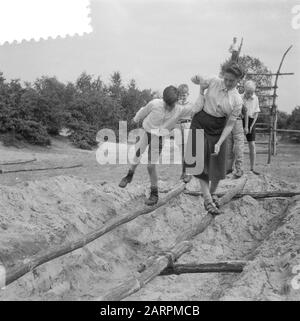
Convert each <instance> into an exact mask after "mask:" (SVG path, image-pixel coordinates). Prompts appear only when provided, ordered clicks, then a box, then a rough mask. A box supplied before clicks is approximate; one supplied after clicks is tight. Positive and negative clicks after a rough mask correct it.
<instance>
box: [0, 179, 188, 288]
mask: <svg viewBox="0 0 300 321" xmlns="http://www.w3.org/2000/svg"><path fill="white" fill-rule="evenodd" d="M184 187H185V184H184V183H181V184H179V185H178V186H176V187H175V188H174V189H173V190H172V191H171V192H170V193H168V194H167V195H166V196H165V197H164V198H162V199H160V200H159V201H158V203H157V204H156V205H154V206H145V207H143V208H142V209H139V210H137V211H135V212H133V213H125V214H123V215H118V216H116V217H114V218H113V219H111V220H109V221H108V222H107V223H105V224H104V225H103V226H101V227H100V228H99V229H97V230H95V231H93V232H91V233H89V234H87V235H84V236H82V237H81V238H79V239H78V240H76V241H70V242H66V243H64V244H62V245H59V246H56V247H51V246H50V247H49V249H48V250H44V251H41V252H39V253H37V254H36V255H33V256H32V257H30V258H26V259H25V260H24V261H23V262H22V263H18V264H17V265H15V266H13V267H12V268H10V267H6V279H5V285H8V284H10V283H12V282H13V281H15V280H17V279H19V278H20V277H21V276H23V275H24V274H26V273H28V272H30V271H32V270H33V269H35V268H36V267H38V266H40V265H42V264H44V263H46V262H49V261H51V260H54V259H56V258H58V257H60V256H62V255H65V254H67V253H70V252H73V251H75V250H77V249H79V248H82V247H83V246H85V245H87V244H89V243H91V242H92V241H94V240H96V239H98V238H99V237H101V236H103V235H104V234H106V233H108V232H110V231H111V230H113V229H115V228H117V227H118V226H120V225H122V224H124V223H127V222H130V221H132V220H133V219H135V218H136V217H138V216H141V215H144V214H148V213H151V212H153V211H154V210H156V209H157V208H159V207H161V206H163V205H165V204H166V203H167V202H169V201H170V200H171V199H172V198H174V197H176V196H177V195H179V194H180V193H182V192H183V190H184ZM2 264H3V265H4V266H5V262H2Z"/></svg>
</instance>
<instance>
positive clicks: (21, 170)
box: [0, 164, 83, 174]
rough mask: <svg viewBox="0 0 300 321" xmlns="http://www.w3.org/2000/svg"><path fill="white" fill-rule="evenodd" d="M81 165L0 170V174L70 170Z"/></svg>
mask: <svg viewBox="0 0 300 321" xmlns="http://www.w3.org/2000/svg"><path fill="white" fill-rule="evenodd" d="M82 166H83V164H78V165H72V166H57V167H44V168H27V169H15V170H13V169H12V170H3V169H1V170H0V174H9V173H20V172H37V171H48V170H56V169H71V168H77V167H82Z"/></svg>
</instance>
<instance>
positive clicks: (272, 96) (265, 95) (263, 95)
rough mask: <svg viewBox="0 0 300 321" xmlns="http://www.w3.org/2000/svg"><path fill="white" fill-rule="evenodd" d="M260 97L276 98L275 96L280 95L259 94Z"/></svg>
mask: <svg viewBox="0 0 300 321" xmlns="http://www.w3.org/2000/svg"><path fill="white" fill-rule="evenodd" d="M257 96H258V97H262V98H274V97H278V96H277V95H274V94H273V95H272V94H270V95H267V94H257Z"/></svg>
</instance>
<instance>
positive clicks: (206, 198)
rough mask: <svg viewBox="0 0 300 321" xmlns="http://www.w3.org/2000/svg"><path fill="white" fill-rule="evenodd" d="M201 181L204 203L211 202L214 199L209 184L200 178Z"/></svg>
mask: <svg viewBox="0 0 300 321" xmlns="http://www.w3.org/2000/svg"><path fill="white" fill-rule="evenodd" d="M199 181H200V185H201V190H202V194H203V199H204V202H211V201H212V198H211V194H210V191H209V182H208V181H206V180H203V179H201V178H199Z"/></svg>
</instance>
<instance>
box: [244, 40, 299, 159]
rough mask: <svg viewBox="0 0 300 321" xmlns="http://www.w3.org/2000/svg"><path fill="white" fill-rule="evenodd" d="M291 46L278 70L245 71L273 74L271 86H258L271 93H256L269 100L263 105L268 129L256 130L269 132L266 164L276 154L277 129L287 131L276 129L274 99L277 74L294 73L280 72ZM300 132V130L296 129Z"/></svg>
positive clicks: (276, 112)
mask: <svg viewBox="0 0 300 321" xmlns="http://www.w3.org/2000/svg"><path fill="white" fill-rule="evenodd" d="M291 48H292V46H290V47H289V48H288V49H287V50H286V51H285V52H284V54H283V56H282V58H281V61H280V64H279V67H278V70H277V72H276V73H247V75H248V76H270V77H274V76H275V80H274V83H273V85H272V86H265V87H258V89H260V90H262V91H265V90H266V91H270V90H273V94H263V93H258V94H257V95H258V96H259V97H262V98H269V99H270V100H271V104H270V103H269V104H267V105H265V106H264V107H265V108H268V110H269V116H270V118H269V123H268V124H266V125H268V127H269V128H268V130H267V131H266V128H257V130H258V131H260V130H261V131H264V132H267V133H268V134H269V139H268V164H270V163H271V157H272V156H275V155H276V152H277V149H276V147H277V146H276V145H277V132H279V131H286V132H289V130H278V129H277V120H278V108H277V104H276V99H277V97H278V95H277V88H278V79H279V76H290V75H294V73H292V72H288V73H287V72H285V73H283V72H281V67H282V64H283V61H284V59H285V57H286V55H287V53H288V52H289V51H290V50H291ZM297 132H299V133H300V131H297Z"/></svg>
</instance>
